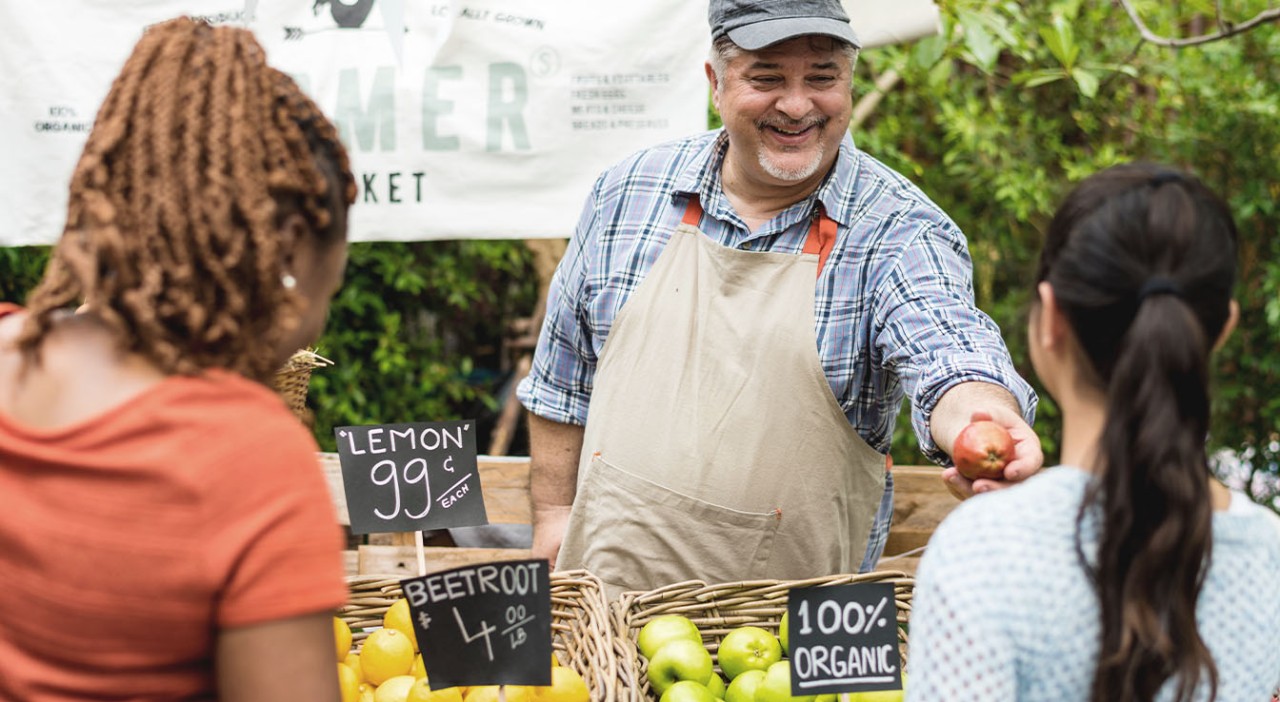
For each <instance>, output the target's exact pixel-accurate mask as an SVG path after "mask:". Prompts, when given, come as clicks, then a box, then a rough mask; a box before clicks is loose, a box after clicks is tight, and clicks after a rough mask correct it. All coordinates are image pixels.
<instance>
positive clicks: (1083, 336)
mask: <svg viewBox="0 0 1280 702" xmlns="http://www.w3.org/2000/svg"><path fill="white" fill-rule="evenodd" d="M1235 242H1236V230H1235V225H1234V223H1233V222H1232V219H1231V215H1230V212H1229V211H1228V209H1227V207H1226V206H1225V205H1224V204H1223V203H1222V201H1221V200H1219V199H1218V198H1217V197H1216V196H1215V195H1214V194H1213V193H1211V192H1210V191H1209V190H1208V189H1207V188H1205V187H1204V185H1202V184H1201V183H1200V182H1199V181H1197V180H1195V179H1193V178H1191V177H1189V176H1184V175H1181V174H1178V173H1176V172H1173V171H1169V170H1167V169H1161V168H1159V167H1156V166H1151V165H1144V164H1135V165H1129V166H1120V167H1116V168H1112V169H1109V170H1107V171H1104V172H1102V173H1099V174H1097V175H1094V176H1092V177H1091V178H1089V179H1087V180H1086V181H1085V182H1083V183H1081V185H1080V186H1079V187H1077V188H1076V190H1075V191H1073V192H1072V194H1071V195H1070V196H1069V197H1068V198H1067V200H1066V202H1065V203H1064V204H1063V206H1062V207H1061V208H1060V209H1059V211H1058V214H1057V215H1056V216H1055V218H1054V220H1053V222H1052V223H1051V225H1050V228H1049V234H1048V240H1047V242H1046V246H1045V249H1044V253H1043V255H1042V257H1041V262H1040V271H1039V280H1042V281H1048V282H1049V284H1050V285H1051V286H1052V288H1053V291H1054V295H1055V298H1056V299H1057V300H1058V302H1059V304H1060V305H1061V307H1062V309H1063V311H1064V313H1065V314H1066V316H1067V318H1068V320H1069V321H1070V324H1071V326H1072V328H1073V330H1074V332H1075V335H1076V337H1077V339H1079V341H1080V343H1081V346H1082V347H1083V348H1084V351H1085V355H1086V356H1087V357H1088V360H1089V364H1090V366H1091V367H1092V371H1093V372H1094V374H1095V375H1096V378H1095V380H1096V381H1097V383H1098V385H1099V386H1100V387H1103V388H1105V389H1106V394H1107V424H1106V428H1105V429H1104V431H1103V435H1102V439H1101V443H1100V445H1099V446H1098V454H1097V456H1096V457H1095V458H1096V462H1097V464H1098V465H1099V467H1100V468H1101V470H1100V472H1099V476H1098V479H1097V480H1096V481H1095V482H1094V483H1093V484H1092V486H1091V487H1090V489H1089V491H1088V493H1087V494H1086V498H1085V501H1084V503H1083V505H1082V506H1081V510H1080V517H1081V519H1083V518H1084V517H1085V515H1087V514H1090V513H1091V512H1093V511H1096V512H1097V513H1098V514H1100V516H1101V533H1100V536H1099V545H1098V552H1097V557H1096V560H1095V561H1094V563H1093V564H1090V563H1089V562H1088V561H1087V560H1086V559H1085V557H1084V554H1083V548H1082V547H1081V546H1080V544H1079V536H1077V547H1078V550H1079V552H1080V553H1081V560H1082V562H1083V563H1084V564H1085V567H1086V568H1087V569H1088V570H1089V572H1090V574H1091V576H1092V578H1093V582H1094V587H1095V589H1096V591H1097V594H1098V598H1099V603H1100V608H1101V618H1102V619H1101V625H1102V626H1101V632H1102V633H1101V641H1100V649H1099V658H1098V667H1097V671H1096V673H1095V676H1094V680H1093V685H1092V690H1091V694H1090V699H1091V700H1092V702H1104V701H1105V702H1150V701H1151V700H1154V699H1155V698H1156V695H1157V693H1158V692H1159V690H1160V689H1161V687H1162V686H1163V685H1164V684H1165V683H1166V682H1167V681H1169V680H1171V679H1172V680H1176V684H1175V696H1174V699H1175V700H1176V701H1177V702H1189V701H1190V700H1191V699H1192V698H1193V695H1194V694H1195V692H1196V691H1197V689H1198V688H1199V687H1201V686H1202V685H1207V687H1208V689H1209V690H1210V691H1211V696H1216V691H1217V681H1218V672H1217V667H1216V665H1215V664H1214V661H1213V658H1212V656H1211V655H1210V653H1209V650H1208V648H1207V646H1206V645H1205V643H1204V640H1203V639H1202V638H1201V637H1200V633H1199V631H1198V628H1197V625H1196V601H1197V599H1198V597H1199V595H1200V591H1201V588H1202V587H1203V585H1204V577H1205V573H1206V572H1207V569H1208V565H1209V562H1210V558H1211V546H1212V534H1211V527H1210V525H1211V518H1212V505H1211V501H1210V500H1211V498H1210V494H1209V490H1208V481H1209V477H1210V473H1209V468H1208V458H1207V456H1206V453H1205V445H1204V444H1205V437H1206V434H1207V433H1208V429H1209V353H1210V350H1211V348H1212V345H1213V343H1214V341H1215V340H1216V339H1217V337H1218V336H1219V334H1221V331H1222V329H1223V327H1224V326H1225V324H1226V322H1227V319H1228V317H1229V315H1230V300H1231V288H1232V286H1233V285H1234V282H1235V266H1236V245H1235Z"/></svg>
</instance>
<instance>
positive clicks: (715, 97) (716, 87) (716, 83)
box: [703, 61, 720, 112]
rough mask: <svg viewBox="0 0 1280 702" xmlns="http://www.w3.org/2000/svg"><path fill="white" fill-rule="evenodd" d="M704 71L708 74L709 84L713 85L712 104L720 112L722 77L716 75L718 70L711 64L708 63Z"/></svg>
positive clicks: (704, 66)
mask: <svg viewBox="0 0 1280 702" xmlns="http://www.w3.org/2000/svg"><path fill="white" fill-rule="evenodd" d="M703 70H705V71H706V72H707V82H708V83H710V84H711V104H712V105H714V106H715V108H716V111H717V112H719V111H720V77H719V76H717V75H716V69H715V68H713V67H712V66H711V62H710V61H707V62H706V63H705V64H704V65H703Z"/></svg>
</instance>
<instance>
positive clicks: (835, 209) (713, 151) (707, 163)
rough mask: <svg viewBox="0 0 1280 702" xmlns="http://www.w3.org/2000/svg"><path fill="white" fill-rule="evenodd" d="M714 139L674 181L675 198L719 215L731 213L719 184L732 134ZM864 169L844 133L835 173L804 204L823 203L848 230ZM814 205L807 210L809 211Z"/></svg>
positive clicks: (719, 134) (719, 132)
mask: <svg viewBox="0 0 1280 702" xmlns="http://www.w3.org/2000/svg"><path fill="white" fill-rule="evenodd" d="M714 134H715V137H714V138H711V139H708V140H707V141H706V143H705V144H704V145H703V146H702V148H701V149H700V150H699V151H698V153H697V155H695V156H694V157H693V159H692V160H690V162H689V165H688V167H686V168H685V169H684V170H683V171H681V173H680V174H679V176H678V177H677V178H676V180H675V185H674V192H673V193H672V194H673V196H686V197H687V196H689V195H697V196H698V199H699V200H700V201H701V202H702V207H703V209H704V210H706V211H707V212H708V213H713V214H714V213H716V211H717V210H718V209H719V208H721V207H723V208H724V209H725V210H726V211H728V210H731V209H732V208H730V206H729V204H728V199H727V198H725V196H724V190H723V188H722V186H721V184H720V166H721V164H723V163H724V155H725V152H726V150H727V149H728V146H729V135H728V133H727V132H725V131H724V128H723V127H722V128H720V129H718V130H716V131H715V132H714ZM861 170H862V152H861V151H859V150H858V148H857V147H856V146H854V144H853V137H852V136H850V135H849V134H845V135H844V138H843V139H841V140H840V153H839V154H837V155H836V162H835V165H834V166H833V168H832V173H831V174H830V175H829V176H828V177H827V179H826V181H825V182H823V184H822V186H821V187H819V188H818V190H817V191H816V192H815V193H814V194H813V195H810V196H809V197H808V198H805V200H804V201H805V202H809V203H812V201H813V200H815V199H816V200H817V201H818V202H821V203H822V207H823V209H825V210H826V212H827V216H828V217H830V218H831V219H834V220H835V221H836V222H837V223H838V224H840V225H841V226H843V227H847V226H849V225H850V224H852V222H853V219H854V209H855V207H856V206H857V203H856V201H855V199H854V198H853V193H854V191H855V186H856V184H857V181H858V174H859V172H860V171H861ZM811 207H812V205H810V206H809V207H806V208H805V211H808V210H809V209H810V208H811Z"/></svg>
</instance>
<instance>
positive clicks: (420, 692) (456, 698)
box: [333, 599, 591, 702]
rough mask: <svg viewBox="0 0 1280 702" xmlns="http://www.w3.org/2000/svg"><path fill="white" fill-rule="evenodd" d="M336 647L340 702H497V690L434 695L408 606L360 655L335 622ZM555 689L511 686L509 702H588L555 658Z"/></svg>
mask: <svg viewBox="0 0 1280 702" xmlns="http://www.w3.org/2000/svg"><path fill="white" fill-rule="evenodd" d="M333 632H334V638H335V640H336V644H337V652H338V660H339V661H341V662H340V663H338V684H339V686H340V687H341V689H342V702H497V701H498V686H497V685H483V686H476V687H450V688H446V689H442V690H432V689H431V687H430V685H429V684H428V682H427V670H426V667H425V666H424V665H423V663H422V653H421V652H420V651H419V650H418V636H417V634H416V633H414V631H413V624H412V623H411V621H410V618H409V601H408V600H404V599H401V600H397V601H396V603H395V604H394V605H392V606H391V608H390V609H388V610H387V613H386V615H384V616H383V618H382V628H381V629H375V630H373V631H372V632H371V633H370V634H369V636H368V638H366V639H365V641H364V645H363V646H361V647H360V650H359V651H355V650H353V649H352V647H351V641H352V636H351V627H350V626H348V625H347V623H346V622H345V621H343V620H342V619H340V618H338V617H334V618H333ZM551 665H552V669H551V685H550V686H548V687H526V686H522V685H507V689H506V699H507V702H589V701H590V698H591V695H590V692H589V691H588V689H587V683H586V681H584V680H583V679H582V676H581V675H579V674H578V673H577V671H575V670H573V669H572V668H566V667H563V666H561V665H559V662H558V661H557V660H556V657H555V655H554V654H552V656H551Z"/></svg>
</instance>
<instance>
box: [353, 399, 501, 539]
mask: <svg viewBox="0 0 1280 702" xmlns="http://www.w3.org/2000/svg"><path fill="white" fill-rule="evenodd" d="M333 433H334V436H335V437H336V438H337V440H338V461H339V462H340V463H341V465H342V484H343V489H344V491H345V492H346V494H347V512H348V513H349V514H350V516H351V533H353V534H370V533H376V532H404V531H421V530H423V529H442V528H445V527H456V526H477V525H481V524H488V523H489V518H488V515H486V514H485V511H484V498H483V497H481V494H480V472H479V471H478V470H477V468H476V423H475V422H474V421H471V420H460V421H456V422H415V423H410V424H378V425H373V426H359V427H337V428H336V429H334V432H333Z"/></svg>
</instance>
